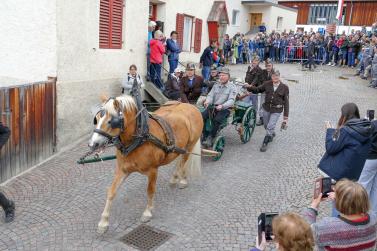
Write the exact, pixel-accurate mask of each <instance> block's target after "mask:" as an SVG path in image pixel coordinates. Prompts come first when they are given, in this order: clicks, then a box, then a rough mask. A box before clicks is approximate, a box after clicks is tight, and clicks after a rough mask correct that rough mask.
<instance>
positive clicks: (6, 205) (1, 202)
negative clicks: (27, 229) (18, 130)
mask: <svg viewBox="0 0 377 251" xmlns="http://www.w3.org/2000/svg"><path fill="white" fill-rule="evenodd" d="M9 135H10V130H9V128H8V127H6V126H4V125H3V124H2V123H1V122H0V150H1V147H2V146H3V145H5V142H7V140H8V138H9ZM0 206H1V207H2V208H3V209H4V212H5V222H11V221H13V219H14V208H15V207H14V202H13V201H11V200H8V199H7V197H5V195H4V194H3V193H1V192H0Z"/></svg>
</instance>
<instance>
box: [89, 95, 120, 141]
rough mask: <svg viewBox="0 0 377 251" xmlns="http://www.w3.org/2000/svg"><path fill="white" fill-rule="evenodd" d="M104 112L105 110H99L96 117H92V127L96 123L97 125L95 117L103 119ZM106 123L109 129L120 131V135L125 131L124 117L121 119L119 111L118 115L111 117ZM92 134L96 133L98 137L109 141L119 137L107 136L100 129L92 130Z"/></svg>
mask: <svg viewBox="0 0 377 251" xmlns="http://www.w3.org/2000/svg"><path fill="white" fill-rule="evenodd" d="M110 99H111V98H110ZM110 99H108V100H107V101H106V103H107V102H108V101H109V100H110ZM105 112H106V111H105V109H101V110H99V111H98V112H97V114H96V116H95V117H94V121H93V124H94V125H97V123H98V121H97V115H98V114H100V116H101V117H103V116H104V115H105ZM108 123H109V124H110V127H111V129H120V133H122V132H123V131H124V129H125V128H124V117H123V113H122V112H121V111H118V114H117V115H116V116H114V115H111V119H110V121H109V122H108ZM94 132H95V133H98V134H99V135H102V136H104V137H106V138H107V139H108V140H109V141H113V140H114V138H116V137H119V135H116V136H112V135H110V134H108V133H107V132H104V131H102V130H101V129H97V128H96V129H94Z"/></svg>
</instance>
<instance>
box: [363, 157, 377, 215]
mask: <svg viewBox="0 0 377 251" xmlns="http://www.w3.org/2000/svg"><path fill="white" fill-rule="evenodd" d="M359 183H360V185H362V186H363V187H364V188H365V190H367V193H368V196H369V201H370V205H371V210H370V212H371V213H372V214H374V215H375V216H377V159H367V161H366V162H365V164H364V168H363V171H362V172H361V175H360V178H359Z"/></svg>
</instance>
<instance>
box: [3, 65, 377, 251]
mask: <svg viewBox="0 0 377 251" xmlns="http://www.w3.org/2000/svg"><path fill="white" fill-rule="evenodd" d="M277 68H278V69H280V71H281V73H282V77H283V78H284V79H290V80H298V83H296V82H292V81H287V80H285V82H286V83H287V84H288V85H289V87H290V93H291V116H290V123H289V128H288V130H287V131H284V132H281V133H280V132H278V135H277V137H276V138H275V140H274V142H273V143H272V145H271V146H270V148H269V149H268V151H267V152H266V153H261V152H259V147H260V144H261V142H262V140H263V136H264V135H263V134H264V132H263V130H262V128H257V130H256V131H255V133H254V136H253V137H252V140H251V142H249V143H248V144H241V143H240V141H239V138H238V136H237V133H236V132H235V130H234V129H233V128H232V127H229V128H226V129H225V130H224V131H223V134H224V135H225V136H226V141H227V145H226V151H225V154H224V155H223V158H222V159H221V160H220V161H218V162H212V161H210V160H208V159H204V161H203V177H202V178H201V179H199V180H195V181H193V182H191V184H190V186H189V187H188V188H187V189H185V190H178V189H176V188H171V187H170V186H169V185H168V179H169V174H170V173H171V171H172V167H171V166H168V167H164V168H161V170H160V173H159V177H158V188H157V193H156V200H155V210H154V219H153V220H152V222H150V223H149V225H151V226H154V227H156V228H158V229H160V230H165V231H167V232H169V233H171V234H173V237H172V238H170V239H169V241H168V242H166V243H165V244H163V245H162V246H161V247H160V248H159V249H158V250H247V249H248V248H250V247H251V246H252V245H253V243H254V241H255V235H256V217H257V215H258V214H259V213H260V212H261V211H278V212H284V211H299V210H300V209H302V208H303V207H305V206H306V205H307V204H308V203H309V201H310V197H311V194H312V181H313V179H314V178H315V177H316V176H317V171H316V164H317V163H318V161H319V159H320V157H321V155H322V153H323V150H324V149H323V145H324V129H323V122H324V121H325V120H331V121H334V122H335V121H336V119H337V117H338V115H339V110H340V107H341V105H342V104H343V103H346V102H350V101H352V102H356V103H357V104H358V105H359V107H360V110H361V113H362V114H364V112H365V111H366V110H367V109H373V108H374V109H377V102H376V97H377V91H376V90H373V89H369V88H367V87H366V86H367V82H365V81H362V80H359V79H356V78H354V77H350V76H348V77H349V80H340V79H338V77H339V76H340V75H341V74H351V72H350V71H348V70H346V69H343V70H339V69H335V68H327V67H324V68H323V69H321V70H320V71H318V72H313V73H312V72H301V71H299V70H298V67H297V66H296V65H279V66H278V67H277ZM245 71H246V66H235V67H232V74H233V75H236V76H243V75H244V72H245ZM341 71H342V72H341ZM85 143H86V142H83V144H82V146H78V147H76V148H75V149H72V150H70V151H67V152H64V153H62V154H60V155H59V156H57V157H55V158H53V159H52V160H51V161H48V162H47V163H45V164H43V165H42V166H40V167H38V168H36V169H34V170H32V171H31V172H29V173H26V174H24V175H22V176H21V177H18V178H17V179H15V180H13V181H12V182H10V183H9V184H7V185H6V186H5V187H4V188H3V190H5V192H6V193H7V194H8V195H9V196H10V197H11V198H14V200H15V201H16V205H17V210H16V220H15V221H14V222H13V223H11V224H7V225H5V224H2V223H1V224H0V233H1V235H0V250H22V249H23V250H132V248H131V247H129V246H127V245H125V244H123V243H122V242H121V241H120V240H119V239H120V238H121V237H122V236H123V235H125V234H126V233H128V232H130V231H131V230H133V229H134V228H135V227H137V226H139V224H140V222H139V218H140V216H141V214H142V212H143V210H144V207H145V203H146V192H145V190H146V178H145V177H143V176H141V175H138V174H135V175H133V176H131V177H130V178H129V179H128V180H127V182H126V183H125V185H124V186H123V187H122V188H121V189H120V190H119V193H118V196H117V198H116V199H115V201H114V203H113V208H112V210H111V218H110V229H109V231H108V232H107V233H106V234H105V235H103V236H100V235H98V234H96V226H97V223H98V221H99V218H100V214H101V212H102V210H103V207H104V203H105V195H106V188H107V186H109V185H110V183H111V180H112V177H113V174H112V172H113V166H114V162H113V161H108V162H105V163H98V164H90V165H89V164H88V165H85V166H78V165H76V164H75V161H76V160H77V159H78V158H79V156H80V155H81V154H82V153H83V152H84V151H86V148H85V147H84V145H85ZM126 198H127V199H126ZM324 208H326V206H324Z"/></svg>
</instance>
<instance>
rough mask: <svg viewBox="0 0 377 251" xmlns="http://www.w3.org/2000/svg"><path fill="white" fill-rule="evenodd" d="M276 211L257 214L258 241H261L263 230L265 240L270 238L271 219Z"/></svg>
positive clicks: (275, 214)
mask: <svg viewBox="0 0 377 251" xmlns="http://www.w3.org/2000/svg"><path fill="white" fill-rule="evenodd" d="M277 215H279V214H278V213H261V214H260V215H259V216H258V241H259V244H260V243H261V241H262V232H265V235H266V240H267V241H270V240H272V235H273V234H272V220H273V218H274V217H275V216H277Z"/></svg>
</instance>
